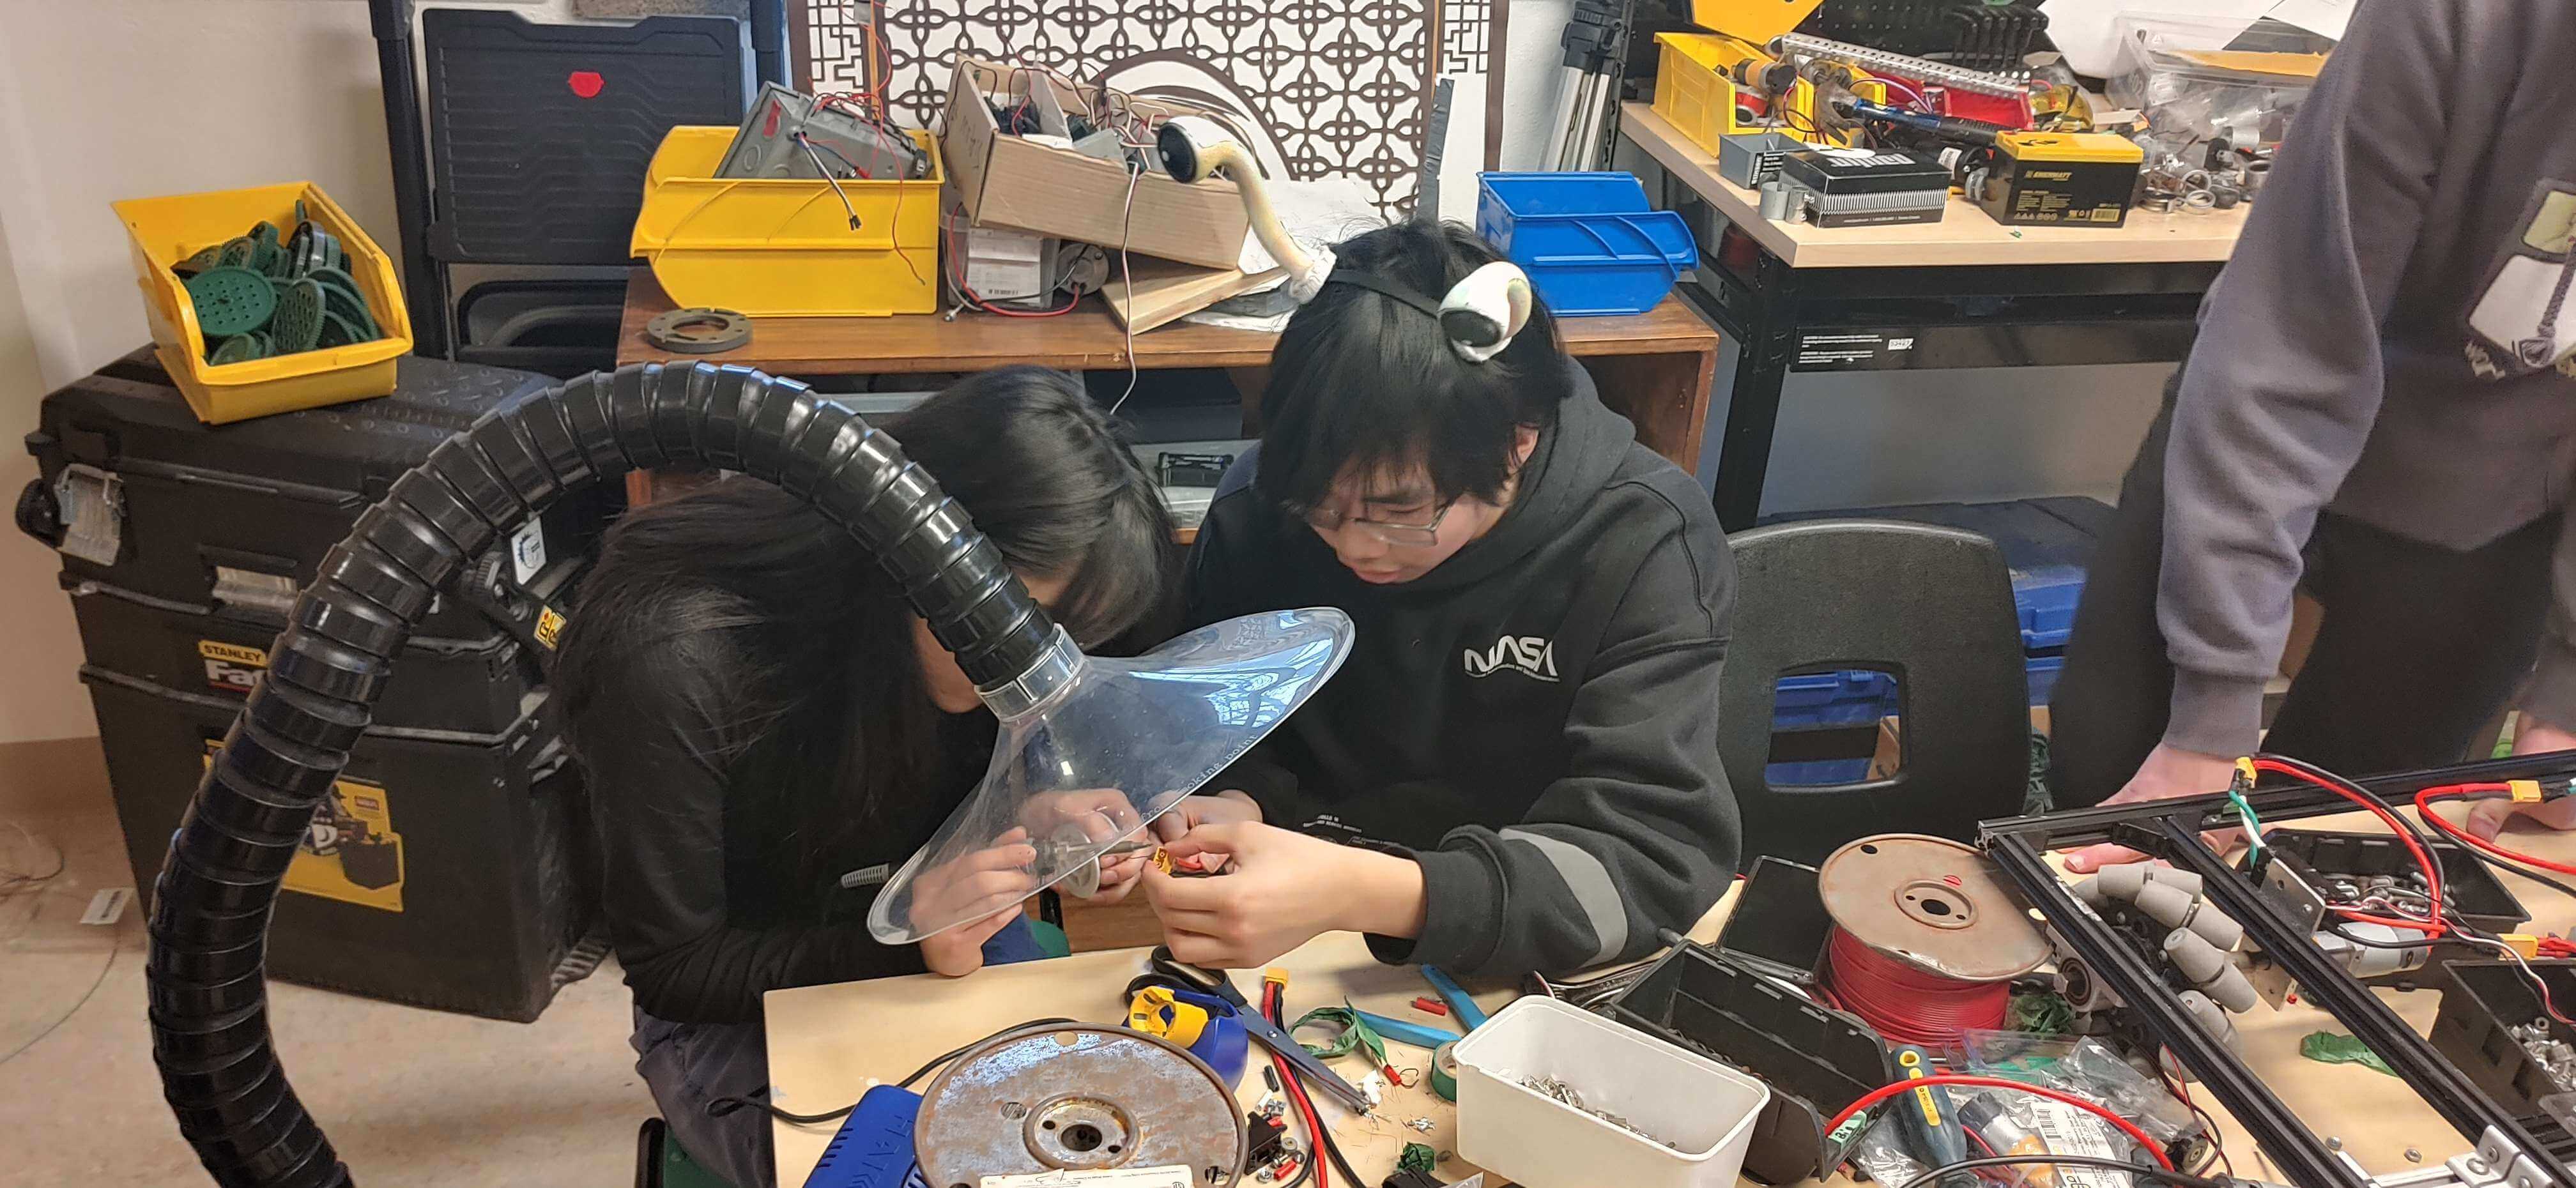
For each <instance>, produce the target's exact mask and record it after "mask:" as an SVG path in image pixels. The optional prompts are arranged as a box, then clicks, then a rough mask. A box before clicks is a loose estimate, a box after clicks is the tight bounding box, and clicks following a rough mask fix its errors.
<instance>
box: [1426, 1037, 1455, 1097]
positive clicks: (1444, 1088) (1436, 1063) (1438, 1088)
mask: <svg viewBox="0 0 2576 1188" xmlns="http://www.w3.org/2000/svg"><path fill="white" fill-rule="evenodd" d="M1431 1091H1432V1092H1433V1093H1437V1094H1439V1095H1440V1100H1442V1101H1448V1102H1454V1101H1456V1100H1458V1045H1456V1044H1442V1045H1440V1047H1439V1048H1438V1049H1436V1050H1434V1051H1433V1052H1432V1053H1431Z"/></svg>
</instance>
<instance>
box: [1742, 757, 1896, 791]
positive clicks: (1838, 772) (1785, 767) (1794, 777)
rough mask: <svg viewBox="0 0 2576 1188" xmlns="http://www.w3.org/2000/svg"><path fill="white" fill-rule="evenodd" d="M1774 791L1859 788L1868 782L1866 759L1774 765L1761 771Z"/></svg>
mask: <svg viewBox="0 0 2576 1188" xmlns="http://www.w3.org/2000/svg"><path fill="white" fill-rule="evenodd" d="M1762 778H1763V779H1765V780H1767V781H1769V782H1770V784H1771V786H1772V787H1774V788H1808V787H1817V786H1823V785H1832V784H1857V783H1860V782H1861V781H1863V780H1866V779H1868V778H1869V760H1867V759H1819V760H1815V761H1813V762H1808V763H1774V764H1771V765H1769V766H1766V767H1764V768H1763V769H1762Z"/></svg>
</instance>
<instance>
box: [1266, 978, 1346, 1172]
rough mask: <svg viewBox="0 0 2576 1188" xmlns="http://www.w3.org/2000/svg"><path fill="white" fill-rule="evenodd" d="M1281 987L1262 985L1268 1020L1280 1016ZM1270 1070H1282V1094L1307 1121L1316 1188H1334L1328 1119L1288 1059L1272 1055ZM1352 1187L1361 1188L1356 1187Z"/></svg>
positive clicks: (1280, 1074) (1307, 1134)
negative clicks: (1326, 1142) (1326, 1147)
mask: <svg viewBox="0 0 2576 1188" xmlns="http://www.w3.org/2000/svg"><path fill="white" fill-rule="evenodd" d="M1278 1001H1279V984H1278V983H1277V982H1268V981H1265V982H1263V983H1262V985H1261V1014H1262V1016H1263V1017H1264V1018H1268V1017H1271V1016H1273V1015H1276V1014H1278V1013H1279V1011H1278V1010H1277V1009H1276V1008H1277V1003H1278ZM1270 1067H1272V1068H1275V1069H1277V1070H1279V1085H1280V1090H1279V1091H1280V1092H1281V1093H1284V1094H1286V1095H1287V1097H1288V1100H1289V1101H1290V1102H1291V1103H1293V1104H1294V1105H1295V1106H1296V1107H1297V1116H1298V1117H1300V1118H1303V1119H1305V1122H1306V1160H1307V1162H1309V1163H1312V1164H1314V1165H1315V1188H1332V1175H1331V1170H1330V1169H1329V1168H1328V1167H1326V1166H1325V1165H1326V1160H1325V1159H1324V1120H1323V1119H1322V1118H1321V1117H1319V1116H1317V1115H1316V1113H1315V1101H1314V1099H1313V1098H1310V1097H1308V1096H1306V1087H1305V1086H1304V1085H1303V1084H1300V1083H1298V1080H1297V1073H1296V1070H1294V1069H1291V1068H1289V1067H1288V1058H1287V1057H1285V1056H1282V1055H1280V1054H1279V1053H1277V1052H1272V1053H1271V1054H1270ZM1351 1188H1360V1185H1357V1184H1354V1185H1352V1186H1351Z"/></svg>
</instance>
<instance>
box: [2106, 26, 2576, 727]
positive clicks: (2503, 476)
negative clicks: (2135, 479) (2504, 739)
mask: <svg viewBox="0 0 2576 1188" xmlns="http://www.w3.org/2000/svg"><path fill="white" fill-rule="evenodd" d="M2571 82H2576V3H2571V2H2570V0H2368V2H2367V3H2365V4H2364V5H2363V7H2362V9H2361V11H2360V12H2359V13H2358V14H2357V15H2356V16H2355V17H2354V18H2353V22H2352V26H2351V29H2350V31H2349V32H2348V34H2347V35H2346V37H2345V39H2344V42H2343V44H2342V45H2341V46H2340V47H2339V48H2337V49H2336V51H2335V53H2334V56H2333V58H2332V59H2331V60H2330V61H2329V62H2328V63H2327V65H2326V68H2325V72H2324V74H2323V76H2322V77H2320V78H2319V79H2318V81H2317V87H2316V90H2315V92H2314V93H2313V94H2312V95H2311V96H2310V98H2309V99H2308V101H2307V103H2306V105H2305V106H2303V107H2302V108H2300V110H2299V113H2298V115H2297V117H2296V119H2295V120H2294V122H2293V124H2292V127H2291V130H2290V134H2289V138H2288V140H2287V141H2285V142H2284V143H2283V144H2282V146H2281V150H2280V154H2279V159H2278V161H2277V162H2276V164H2275V166H2274V169H2273V172H2272V177H2271V180H2270V182H2269V183H2268V184H2267V185H2266V187H2265V188H2264V191H2263V197H2262V199H2261V200H2260V201H2259V202H2257V203H2256V204H2255V206H2254V210H2253V213H2252V215H2251V217H2250V218H2249V219H2248V220H2247V222H2246V226H2245V234H2244V238H2243V239H2242V240H2241V241H2240V243H2239V244H2238V246H2237V249H2236V253H2235V256H2234V258H2233V259H2232V260H2230V261H2229V263H2228V265H2227V268H2226V270H2225V272H2224V273H2222V274H2221V275H2220V277H2219V279H2218V282H2217V284H2216V285H2215V286H2214V287H2213V288H2212V290H2211V292H2210V295H2209V298H2208V300H2207V301H2205V302H2204V303H2203V304H2202V306H2201V312H2200V336H2199V341H2198V342H2197V344H2196V345H2195V346H2194V347H2193V349H2192V356H2191V362H2190V364H2189V365H2188V367H2187V369H2186V370H2185V371H2184V373H2183V377H2182V385H2181V389H2180V393H2179V395H2178V397H2177V402H2176V405H2175V408H2174V421H2173V436H2172V443H2171V446H2170V448H2169V450H2168V452H2167V454H2166V457H2165V489H2166V492H2167V503H2166V510H2165V542H2164V567H2163V576H2162V579H2161V584H2160V586H2159V592H2158V599H2157V618H2158V621H2159V623H2160V625H2161V626H2162V627H2163V629H2164V636H2165V643H2166V648H2167V650H2168V652H2169V654H2170V655H2171V657H2172V659H2173V662H2174V664H2175V666H2176V668H2177V670H2178V671H2177V673H2176V675H2175V681H2174V694H2173V706H2172V708H2173V716H2172V718H2171V720H2170V723H2169V724H2168V726H2167V729H2166V733H2165V741H2166V742H2168V743H2170V744H2173V745H2176V746H2180V747H2185V748H2188V749H2191V750H2196V751H2206V752H2211V753H2215V754H2221V755H2237V754H2243V753H2245V752H2247V751H2249V750H2251V749H2252V748H2253V746H2254V743H2255V737H2256V733H2257V728H2258V723H2259V719H2260V715H2261V707H2262V698H2263V683H2264V680H2265V678H2266V676H2267V675H2268V674H2269V673H2270V672H2271V670H2272V668H2273V666H2274V664H2275V662H2276V660H2277V658H2278V657H2279V655H2280V652H2281V647H2282V642H2283V640H2284V638H2285V637H2286V635H2287V633H2288V630H2289V623H2290V599H2291V592H2292V588H2293V587H2294V586H2295V585H2296V583H2297V581H2298V578H2299V574H2300V556H2299V553H2300V549H2301V547H2302V546H2303V545H2304V543H2305V542H2306V540H2307V538H2308V534H2309V532H2310V530H2311V529H2313V528H2314V527H2315V524H2316V518H2317V513H2318V512H2319V510H2320V509H2325V508H2331V509H2333V510H2334V511H2335V512H2337V513H2338V514H2341V515H2347V516H2351V517H2353V518H2355V519H2358V520H2361V521H2363V522H2365V523H2369V524H2372V525H2375V526H2377V527H2380V528H2384V529H2387V530H2388V531H2391V532H2394V533H2397V534H2399V535H2401V536H2406V537H2409V538H2412V539H2415V540H2420V541H2424V542H2427V543H2430V544H2435V545H2441V546H2445V547H2449V548H2455V549H2470V548H2475V547H2477V546H2479V545H2483V544H2486V543H2488V542H2490V541H2493V540H2495V539H2496V538H2497V537H2500V536H2502V535H2504V534H2505V533H2507V532H2510V531H2512V530H2513V529H2515V528H2519V527H2521V526H2523V525H2525V524H2528V523H2530V522H2532V521H2533V520H2536V519H2538V518H2540V517H2541V516H2544V515H2546V514H2548V513H2549V512H2550V511H2552V510H2553V509H2556V508H2559V507H2562V506H2564V505H2565V504H2566V502H2567V496H2568V489H2569V485H2570V480H2571V478H2576V362H2568V361H2567V359H2568V355H2569V352H2570V351H2576V301H2570V300H2569V299H2568V298H2569V296H2570V294H2569V281H2570V279H2571V277H2570V272H2569V269H2570V253H2569V245H2570V240H2571V238H2576V131H2571V128H2576V125H2572V124H2571V122H2570V120H2569V117H2568V110H2569V105H2570V104H2571V102H2576V85H2571ZM2568 525H2569V529H2570V531H2571V532H2576V517H2571V518H2570V520H2569V521H2568ZM2553 572H2554V578H2555V599H2554V610H2553V611H2552V613H2551V615H2550V623H2549V630H2548V634H2547V638H2546V639H2545V641H2544V642H2543V645H2542V651H2541V657H2540V663H2539V668H2538V671H2537V672H2536V673H2535V674H2534V676H2533V678H2532V680H2531V683H2530V684H2529V685H2528V686H2527V687H2526V688H2525V690H2524V691H2523V694H2522V697H2521V701H2520V704H2521V706H2522V708H2524V709H2526V710H2529V711H2531V712H2532V713H2533V714H2534V715H2535V716H2537V717H2539V718H2541V719H2542V720H2544V721H2547V722H2550V723H2552V724H2554V725H2559V726H2563V727H2571V728H2576V541H2570V540H2562V541H2561V542H2560V544H2559V547H2558V554H2557V560H2556V563H2555V566H2554V571H2553ZM2428 596H2429V597H2438V596H2439V594H2438V592H2428Z"/></svg>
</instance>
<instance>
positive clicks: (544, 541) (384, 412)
mask: <svg viewBox="0 0 2576 1188" xmlns="http://www.w3.org/2000/svg"><path fill="white" fill-rule="evenodd" d="M398 376H399V386H398V387H397V388H396V390H395V392H394V394H393V395H391V396H387V397H385V398H383V399H380V400H367V401H360V402H357V403H354V404H343V405H335V406H332V407H329V408H318V409H309V410H305V411H302V412H293V413H282V414H279V415H277V416H273V417H261V418H258V419H256V420H250V421H242V422H238V423H235V424H230V425H221V426H210V425H206V424H204V423H202V422H200V421H198V420H197V418H196V416H195V415H194V414H192V413H191V412H189V410H188V406H187V404H186V402H185V401H184V400H183V399H182V398H181V397H180V395H179V393H178V390H177V389H175V388H172V387H171V386H170V384H169V379H168V376H167V374H166V373H164V372H163V371H162V370H161V366H160V364H159V363H158V362H157V361H155V360H154V358H153V356H152V354H151V352H150V351H138V352H136V353H134V354H132V355H129V356H127V357H125V358H124V359H121V360H119V361H117V362H115V363H112V364H109V365H108V366H107V367H106V368H103V369H101V370H100V371H99V372H98V373H97V374H95V375H92V376H89V377H87V378H85V379H82V380H80V381H78V382H76V383H74V384H72V385H71V386H69V387H66V388H64V389H62V390H61V391H58V392H55V393H53V394H52V395H49V396H47V397H46V398H45V400H44V405H43V409H42V412H41V414H40V419H39V425H38V428H37V430H36V431H35V432H34V433H31V434H29V435H28V436H27V448H28V450H29V452H31V453H33V454H34V455H35V456H36V459H37V465H38V467H39V470H40V477H39V478H38V480H37V482H36V483H35V484H33V485H31V486H30V487H29V488H28V490H27V491H26V492H24V493H23V494H22V496H21V498H20V500H19V504H18V521H19V526H20V527H21V528H23V529H25V530H26V531H27V532H28V533H29V534H30V535H32V536H35V537H37V538H38V539H40V540H44V541H45V542H47V543H49V544H52V545H54V546H55V547H56V548H57V549H58V550H60V552H61V554H62V564H63V570H62V583H63V587H64V589H66V590H68V591H70V593H71V595H72V605H73V608H74V610H75V611H76V612H77V615H78V618H79V621H80V629H81V641H82V645H83V647H84V649H85V651H86V653H87V656H88V660H89V662H90V664H92V665H94V666H97V667H100V668H104V669H106V670H109V671H112V672H116V673H120V674H122V675H125V676H130V677H136V678H139V679H142V680H146V681H150V682H152V683H155V684H158V685H161V686H164V687H166V688H171V689H185V690H189V691H192V692H201V693H213V694H217V695H222V696H227V697H229V698H231V699H232V700H234V701H235V702H236V703H238V701H239V699H240V698H241V697H242V696H243V695H245V694H246V693H248V691H249V686H250V682H251V680H252V679H253V678H254V677H255V676H256V675H257V674H258V673H259V672H260V671H262V670H263V669H265V668H266V666H267V663H268V656H267V646H268V641H269V640H271V639H272V638H274V637H275V636H276V635H277V633H278V632H279V631H280V630H282V629H284V627H285V626H286V612H287V608H288V606H289V605H290V603H291V602H292V601H293V599H294V596H295V593H296V591H298V590H300V589H302V588H303V586H304V584H305V583H306V582H309V581H311V580H312V579H313V576H314V573H315V570H316V567H317V566H319V564H320V563H321V561H322V557H323V554H324V553H326V552H328V551H329V550H330V548H331V546H333V545H335V544H338V543H339V542H340V539H341V538H342V537H344V536H346V535H348V533H349V527H350V525H351V524H352V523H354V522H355V520H356V519H357V515H358V513H359V512H361V511H363V510H365V509H366V507H367V506H368V505H369V504H370V503H372V502H373V501H375V500H376V499H379V498H381V497H383V495H384V493H385V491H386V489H387V488H388V487H389V486H391V485H392V483H393V480H394V479H395V478H397V477H400V476H401V474H402V473H403V471H405V470H406V469H409V468H410V467H411V466H412V465H413V464H415V463H417V462H419V461H420V460H421V459H422V458H425V457H427V456H428V454H429V451H430V450H431V449H432V448H433V447H435V446H437V445H438V443H440V442H442V441H445V440H446V439H447V437H448V435H449V434H451V433H454V432H455V431H457V430H459V429H462V428H464V427H465V426H466V425H467V424H468V423H470V422H471V421H472V420H473V419H474V417H475V416H476V415H478V414H480V413H481V412H482V411H483V410H484V409H487V408H490V407H492V406H494V405H496V404H498V403H500V402H501V401H503V400H506V399H509V398H511V397H514V396H518V395H521V394H523V393H527V392H531V391H537V390H541V389H542V388H543V387H544V386H545V384H546V382H547V381H546V380H545V379H544V377H541V376H534V375H529V374H527V373H524V372H517V371H506V370H502V369H499V368H491V367H476V366H471V365H466V364H456V363H445V362H440V361H438V360H433V359H420V358H413V357H405V358H404V359H402V360H401V363H400V370H399V372H398ZM609 510H610V508H609V504H608V499H607V496H606V495H605V494H603V493H599V492H591V493H586V494H585V496H583V497H579V498H576V499H574V500H572V501H569V502H568V503H567V504H565V505H559V506H558V507H557V508H556V509H555V510H553V511H551V512H549V513H547V515H546V517H545V518H544V520H542V521H540V522H537V523H534V524H530V525H528V526H527V527H524V528H522V529H521V530H520V531H519V532H518V533H516V534H515V535H513V537H512V538H511V539H510V540H509V541H508V542H507V546H506V547H501V548H495V549H494V550H492V551H491V552H490V553H487V554H486V555H485V556H483V557H482V558H480V559H479V560H478V561H477V563H476V564H475V565H474V566H473V567H472V569H471V571H470V573H469V574H468V576H467V578H466V579H465V580H464V581H461V582H459V583H458V584H457V585H456V586H454V587H452V588H450V589H449V590H448V591H447V592H445V593H444V594H442V595H440V601H439V605H438V606H437V608H436V609H435V610H433V611H432V612H431V613H430V616H429V619H428V621H427V623H425V624H424V625H423V626H422V629H421V631H420V632H419V633H418V634H416V635H414V636H413V637H412V639H411V642H410V645H409V649H408V654H407V655H406V656H405V657H404V659H403V663H401V664H399V665H395V666H394V668H395V673H394V676H393V680H392V683H391V684H390V685H388V686H387V688H386V692H385V695H384V697H383V699H382V700H381V701H379V702H378V704H377V708H376V724H377V725H378V726H380V727H387V728H395V729H404V730H415V731H455V732H462V733H465V734H469V735H477V736H482V735H492V734H497V733H500V732H501V731H503V730H505V729H507V728H508V727H509V725H510V724H511V723H512V722H514V721H516V720H517V719H518V718H519V717H520V715H521V713H522V712H523V710H524V706H523V704H522V703H523V702H525V701H526V700H527V699H528V697H529V696H530V694H531V692H532V691H533V690H534V689H535V688H536V687H537V686H538V685H539V684H540V683H541V682H542V680H543V674H542V661H543V658H544V656H545V654H546V653H547V651H548V649H549V646H550V645H549V644H548V643H546V642H545V641H546V640H547V639H548V638H550V637H551V635H552V633H553V632H554V630H556V629H557V628H559V627H560V625H561V620H560V615H559V612H560V611H561V610H562V609H563V608H564V607H565V606H566V605H567V602H568V600H569V597H570V595H571V593H572V590H571V587H572V585H573V582H574V580H575V579H576V578H577V577H578V575H579V573H580V571H581V569H582V568H583V567H584V566H585V565H586V564H587V558H588V557H589V556H590V555H591V554H592V553H593V552H594V551H595V550H596V547H597V544H598V538H599V533H600V531H601V528H602V526H603V524H604V523H605V521H606V517H607V515H608V512H609Z"/></svg>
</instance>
